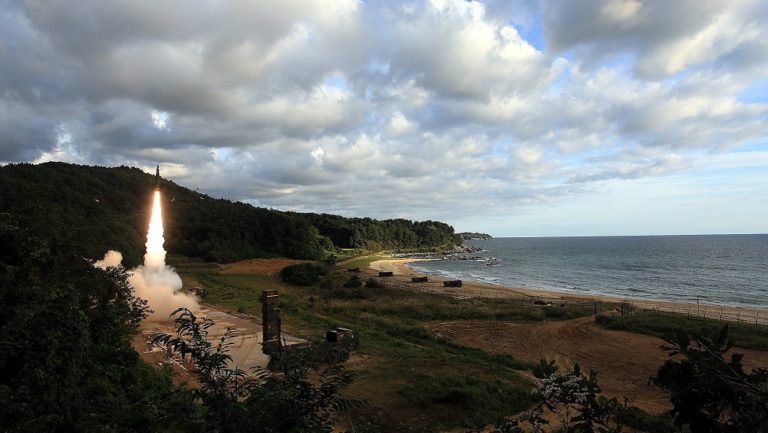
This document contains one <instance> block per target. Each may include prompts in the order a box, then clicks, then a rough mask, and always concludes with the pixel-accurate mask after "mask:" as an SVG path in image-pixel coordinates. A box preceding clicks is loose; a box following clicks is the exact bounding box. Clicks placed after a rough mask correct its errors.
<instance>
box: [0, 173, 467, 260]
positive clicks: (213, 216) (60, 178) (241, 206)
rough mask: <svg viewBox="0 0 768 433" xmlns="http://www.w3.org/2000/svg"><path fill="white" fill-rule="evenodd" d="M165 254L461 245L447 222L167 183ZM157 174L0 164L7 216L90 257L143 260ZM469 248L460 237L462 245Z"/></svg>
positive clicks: (224, 255) (221, 255)
mask: <svg viewBox="0 0 768 433" xmlns="http://www.w3.org/2000/svg"><path fill="white" fill-rule="evenodd" d="M160 185H161V188H162V191H163V211H164V225H165V232H166V236H165V238H166V248H167V249H168V251H169V252H172V253H180V254H184V255H187V256H190V257H197V258H201V259H204V260H208V261H214V262H232V261H236V260H240V259H245V258H253V257H274V256H284V257H292V258H302V259H320V258H323V256H324V255H325V254H326V251H328V250H332V249H334V248H336V247H339V248H347V247H367V248H373V249H381V248H417V247H419V248H424V247H437V246H443V245H448V244H452V243H455V242H457V240H456V239H454V235H453V228H452V227H451V226H449V225H447V224H444V223H440V222H435V221H425V222H413V221H408V220H387V221H376V220H372V219H370V218H344V217H340V216H335V215H316V214H299V213H291V212H280V211H276V210H271V209H263V208H256V207H253V206H251V205H248V204H245V203H239V202H232V201H229V200H224V199H214V198H211V197H209V196H207V195H204V194H200V193H197V192H195V191H191V190H189V189H187V188H184V187H181V186H178V185H176V184H174V183H173V182H169V181H165V180H162V181H161V184H160ZM153 187H154V177H153V176H152V175H150V174H147V173H144V172H142V171H141V170H139V169H136V168H128V167H117V168H105V167H88V166H79V165H73V164H65V163H58V162H51V163H45V164H40V165H32V164H11V165H6V166H3V167H0V212H7V213H10V214H12V215H15V216H17V217H18V218H19V219H23V220H36V221H40V222H43V224H39V226H40V227H43V228H44V230H45V231H46V232H47V233H46V235H47V236H48V237H51V238H60V239H61V238H68V239H70V240H72V241H73V242H75V241H76V242H77V244H78V247H79V249H80V251H81V252H82V253H83V254H84V255H85V256H87V257H100V256H101V255H103V254H104V252H106V251H107V250H108V249H115V250H119V251H121V252H122V253H123V255H124V257H125V263H126V264H127V265H129V266H132V265H136V264H138V263H139V262H140V260H141V256H142V253H143V250H144V248H143V244H144V233H145V232H146V226H147V222H148V219H149V211H150V200H151V191H152V188H153ZM459 242H460V241H459Z"/></svg>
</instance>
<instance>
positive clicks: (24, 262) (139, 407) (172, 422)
mask: <svg viewBox="0 0 768 433" xmlns="http://www.w3.org/2000/svg"><path fill="white" fill-rule="evenodd" d="M27 223H29V222H27ZM38 233H44V229H39V228H38V227H36V226H34V227H25V226H24V225H22V224H19V223H18V222H17V221H13V220H12V219H9V218H8V217H7V216H3V215H0V244H2V245H3V246H4V248H2V249H0V431H13V432H37V431H52V432H57V431H62V432H64V431H66V432H85V431H95V430H99V431H126V432H130V431H148V432H152V431H168V432H173V431H179V430H185V429H186V428H187V427H189V426H190V425H191V424H194V422H195V421H194V420H195V419H196V418H195V413H196V409H195V407H194V406H192V405H191V400H189V399H187V398H186V395H185V393H184V391H183V390H177V389H175V388H174V387H173V385H172V383H171V381H170V378H169V376H167V375H164V374H162V373H160V372H157V371H155V370H153V369H151V368H149V367H148V366H146V365H145V364H143V362H142V361H141V360H140V359H139V357H138V354H137V353H136V352H135V351H134V350H133V349H132V348H131V339H132V337H133V335H134V334H135V332H136V327H137V325H138V323H139V321H140V320H141V318H142V317H143V316H144V313H145V311H146V306H145V304H144V302H143V301H142V300H140V299H137V298H135V297H134V296H133V295H132V292H131V289H130V287H129V286H128V284H127V282H126V279H125V271H124V270H123V269H119V268H112V269H109V270H107V271H104V270H102V269H98V268H95V267H93V265H92V263H90V262H89V261H87V260H85V259H83V258H82V256H80V255H79V254H78V253H77V251H78V250H77V249H76V248H75V247H74V246H73V245H71V244H68V243H66V242H62V241H61V240H56V239H43V238H40V237H38V236H37V234H38Z"/></svg>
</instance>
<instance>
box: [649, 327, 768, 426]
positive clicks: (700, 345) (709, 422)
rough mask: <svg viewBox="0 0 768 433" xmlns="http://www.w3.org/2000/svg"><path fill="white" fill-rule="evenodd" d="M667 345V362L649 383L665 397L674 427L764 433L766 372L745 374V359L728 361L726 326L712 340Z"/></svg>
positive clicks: (682, 338) (683, 339)
mask: <svg viewBox="0 0 768 433" xmlns="http://www.w3.org/2000/svg"><path fill="white" fill-rule="evenodd" d="M666 341H667V343H669V344H670V345H669V346H662V348H663V349H664V350H666V351H668V352H669V356H670V359H669V360H667V361H666V362H665V363H664V365H662V366H661V367H660V368H659V371H658V373H657V374H656V376H655V377H652V378H651V381H650V382H651V383H652V384H654V385H656V386H658V387H660V388H662V389H665V390H667V391H669V392H670V394H671V401H672V405H673V409H672V415H673V417H674V422H675V425H677V426H678V427H680V428H682V427H686V428H688V429H690V431H691V432H694V433H710V432H712V433H715V432H720V433H723V432H724V433H736V432H739V433H741V432H744V433H746V432H768V369H765V368H760V369H756V370H753V371H752V372H750V373H746V372H745V371H744V367H743V365H742V362H741V361H742V359H743V357H744V355H742V354H738V353H732V354H730V357H729V358H728V357H727V352H728V351H730V349H731V348H732V346H733V340H732V339H731V338H729V337H728V325H725V326H723V328H722V329H721V330H720V332H719V333H717V334H715V335H704V336H690V335H686V334H682V333H681V334H679V335H677V336H675V337H674V338H668V339H666ZM680 355H681V356H682V359H679V356H680ZM672 357H676V358H672Z"/></svg>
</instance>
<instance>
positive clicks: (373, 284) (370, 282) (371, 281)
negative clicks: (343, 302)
mask: <svg viewBox="0 0 768 433" xmlns="http://www.w3.org/2000/svg"><path fill="white" fill-rule="evenodd" d="M365 287H369V288H371V289H381V288H383V287H384V285H383V284H381V283H380V282H378V281H377V280H376V279H375V278H368V279H367V280H365Z"/></svg>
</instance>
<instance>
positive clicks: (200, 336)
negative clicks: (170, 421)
mask: <svg viewBox="0 0 768 433" xmlns="http://www.w3.org/2000/svg"><path fill="white" fill-rule="evenodd" d="M174 316H175V322H174V323H175V327H176V334H175V335H170V334H159V335H157V336H155V338H154V340H155V341H156V342H157V343H159V344H162V345H165V346H167V347H170V348H171V350H172V351H173V352H175V353H177V354H179V355H180V356H182V357H186V356H189V358H190V359H191V361H192V363H193V365H194V366H195V370H196V371H197V374H198V377H199V381H200V388H199V389H197V390H195V391H194V395H195V396H196V398H197V399H198V401H200V402H201V403H202V406H203V408H204V409H205V411H206V412H205V417H204V421H203V423H204V425H203V431H205V432H214V433H216V432H221V433H240V432H242V433H277V432H286V433H288V432H296V433H299V432H301V433H330V432H331V431H332V427H333V424H332V423H333V420H334V418H335V414H336V413H337V412H338V411H341V410H346V409H349V408H352V407H358V406H359V405H360V404H361V402H356V401H350V400H345V399H343V398H341V397H340V392H341V390H342V389H344V388H345V387H346V386H347V385H349V383H350V382H351V381H352V375H351V373H349V372H347V371H346V370H345V369H344V367H343V366H341V365H334V366H330V367H325V368H321V367H320V366H319V365H318V364H317V363H316V362H314V357H313V356H312V353H311V352H310V351H308V350H304V351H302V350H299V351H294V352H292V353H291V362H287V363H284V364H283V368H282V371H281V373H282V376H281V377H276V376H272V375H270V374H267V372H266V371H263V370H259V371H256V372H254V373H255V375H248V374H246V372H244V371H243V370H240V369H239V368H237V367H235V368H231V367H230V365H231V361H232V357H231V356H230V355H229V348H230V345H231V341H230V340H231V337H233V336H234V334H233V332H234V331H233V330H228V331H227V333H226V334H225V335H224V337H222V338H221V339H220V340H219V342H218V344H217V345H216V346H214V345H213V344H212V343H211V342H210V341H209V338H208V329H209V328H210V327H211V326H213V322H212V321H210V319H200V318H198V317H196V316H195V315H194V314H193V313H192V312H190V311H189V310H186V309H180V310H178V311H177V312H176V313H174ZM310 370H313V371H314V373H315V374H316V375H317V376H318V379H317V380H315V381H310V380H309V379H308V378H307V376H308V373H309V372H310Z"/></svg>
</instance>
